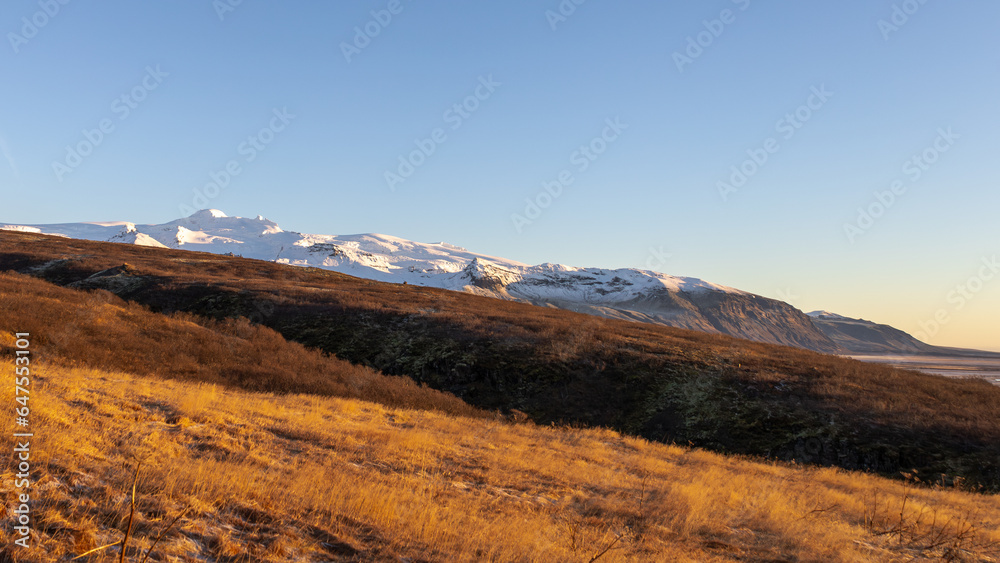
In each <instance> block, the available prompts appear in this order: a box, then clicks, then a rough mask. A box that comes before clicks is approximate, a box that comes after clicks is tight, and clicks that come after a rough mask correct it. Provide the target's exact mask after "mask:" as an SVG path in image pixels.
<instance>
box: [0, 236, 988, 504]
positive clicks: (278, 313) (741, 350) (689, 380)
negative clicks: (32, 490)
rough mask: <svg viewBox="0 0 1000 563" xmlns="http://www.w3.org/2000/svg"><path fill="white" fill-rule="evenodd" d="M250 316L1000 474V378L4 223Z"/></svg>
mask: <svg viewBox="0 0 1000 563" xmlns="http://www.w3.org/2000/svg"><path fill="white" fill-rule="evenodd" d="M2 269H14V270H18V271H22V272H28V273H31V274H32V275H34V276H38V277H40V278H43V279H46V280H50V281H52V282H54V283H58V284H64V285H72V286H74V287H79V288H92V289H94V288H100V289H105V290H108V291H113V292H115V293H116V294H117V295H119V296H121V297H123V298H125V299H129V300H133V301H135V302H138V303H141V304H144V305H145V306H148V307H150V308H151V309H152V310H154V311H163V312H176V311H182V312H187V313H194V314H197V315H204V316H211V317H216V318H219V319H224V318H229V317H236V316H245V317H248V318H250V319H251V320H253V321H255V322H257V323H261V324H263V325H266V326H268V327H271V328H273V329H274V330H276V331H278V332H279V333H281V334H282V335H284V337H286V338H288V339H290V340H294V341H296V342H299V343H302V344H304V345H306V346H309V347H313V348H318V349H321V350H324V351H326V352H328V353H332V354H335V355H336V356H337V357H339V358H341V359H344V360H348V361H351V362H354V363H356V364H360V365H365V366H368V367H370V368H372V369H375V370H379V371H381V372H383V373H386V374H391V375H400V376H409V377H411V378H413V379H414V380H416V381H418V382H420V383H425V384H427V385H430V386H432V387H434V388H436V389H440V390H444V391H448V392H451V393H454V394H455V395H457V396H459V397H461V398H462V399H464V400H465V401H467V402H468V403H471V404H473V405H475V406H477V407H481V408H485V409H501V410H504V411H507V410H510V409H517V410H520V411H523V412H525V413H527V414H528V416H530V417H531V418H532V419H533V420H535V421H537V422H539V423H543V424H544V423H549V422H567V423H574V424H581V425H585V426H591V427H610V428H614V429H617V430H620V431H622V432H626V433H629V434H632V435H637V436H643V437H645V438H648V439H652V440H659V441H664V442H676V443H680V444H688V443H691V444H694V445H696V446H699V447H704V448H709V449H712V450H715V451H720V452H727V453H737V454H751V455H757V456H768V457H771V458H776V459H781V460H797V461H799V462H804V463H814V464H820V465H834V466H840V467H843V468H848V469H862V470H870V471H875V472H880V473H883V474H886V475H892V476H896V477H898V476H899V474H900V472H902V471H909V470H911V469H918V470H919V471H920V474H921V475H924V476H929V478H932V479H939V478H942V477H941V476H942V474H943V475H944V477H943V479H944V481H945V482H946V483H952V482H954V478H955V477H956V476H959V477H962V478H964V479H965V480H966V482H967V483H970V484H972V485H982V486H985V487H986V488H987V489H988V490H991V491H998V490H1000V388H997V387H995V386H992V385H989V384H988V383H986V382H983V381H958V380H948V379H945V378H941V377H935V376H928V375H922V374H918V373H915V372H906V371H900V370H895V369H892V368H889V367H886V366H881V365H873V364H863V363H861V362H856V361H852V360H846V359H842V358H837V357H833V356H825V355H821V354H816V353H811V352H807V351H803V350H799V349H794V348H786V347H780V346H771V345H764V344H755V343H751V342H747V341H743V340H738V339H734V338H729V337H724V336H713V335H707V334H703V333H697V332H691V331H685V330H679V329H671V328H667V327H660V326H652V325H645V324H640V323H630V322H625V321H617V320H609V319H599V318H595V317H591V316H587V315H580V314H575V313H572V312H568V311H563V310H556V309H546V308H540V307H533V306H530V305H525V304H520V303H512V302H505V301H499V300H493V299H488V298H481V297H476V296H472V295H466V294H461V293H456V292H448V291H444V290H435V289H428V288H420V287H413V286H399V285H391V284H383V283H377V282H371V281H367V280H360V279H356V278H351V277H349V276H345V275H341V274H336V273H332V272H328V271H323V270H316V269H303V268H295V267H287V266H280V265H276V264H272V263H269V262H262V261H256V260H245V259H240V258H233V257H225V256H215V255H207V254H202V253H190V252H182V251H169V250H152V249H144V248H138V247H133V246H128V245H116V244H109V243H93V242H86V241H75V240H66V239H59V238H55V237H46V236H42V235H33V234H24V233H0V270H2Z"/></svg>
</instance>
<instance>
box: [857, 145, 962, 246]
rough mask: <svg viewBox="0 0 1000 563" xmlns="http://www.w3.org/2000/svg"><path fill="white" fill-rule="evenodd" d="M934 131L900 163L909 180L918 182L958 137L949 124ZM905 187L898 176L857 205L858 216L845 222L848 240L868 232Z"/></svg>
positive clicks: (912, 182) (902, 192)
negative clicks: (927, 143)
mask: <svg viewBox="0 0 1000 563" xmlns="http://www.w3.org/2000/svg"><path fill="white" fill-rule="evenodd" d="M937 132H938V136H937V138H936V139H934V142H933V143H932V144H931V145H930V146H929V147H927V148H926V149H924V150H923V151H921V152H920V153H919V154H915V155H913V156H911V157H910V158H909V159H908V160H907V161H906V162H904V163H903V168H902V173H903V175H905V176H906V177H907V178H909V180H910V184H915V183H917V182H919V181H920V179H921V178H923V176H924V174H925V173H926V172H927V171H928V170H930V169H931V166H933V165H934V164H935V163H937V161H938V160H940V159H941V155H943V154H944V153H946V152H948V151H949V150H951V148H952V147H953V146H955V141H956V140H957V139H959V138H961V137H960V136H959V135H956V134H955V133H953V132H952V130H951V127H948V128H947V129H944V128H941V129H938V130H937ZM907 189H908V186H907V185H906V184H905V183H904V182H903V181H902V180H898V179H897V180H893V182H892V183H891V184H889V189H888V190H884V191H875V192H872V196H873V197H874V198H875V201H873V202H871V203H869V204H868V205H867V206H866V207H859V208H858V217H857V219H855V220H854V222H853V223H844V235H845V236H847V240H848V241H850V243H851V244H854V243H855V242H856V241H857V239H858V237H860V236H861V235H863V234H865V233H867V232H868V231H869V230H870V229H871V228H872V227H874V226H875V223H876V222H877V221H878V220H879V219H881V218H882V217H883V216H885V214H886V212H887V211H888V210H889V209H891V208H892V206H893V205H895V204H896V202H897V201H898V200H899V198H900V196H903V195H904V194H906V191H907Z"/></svg>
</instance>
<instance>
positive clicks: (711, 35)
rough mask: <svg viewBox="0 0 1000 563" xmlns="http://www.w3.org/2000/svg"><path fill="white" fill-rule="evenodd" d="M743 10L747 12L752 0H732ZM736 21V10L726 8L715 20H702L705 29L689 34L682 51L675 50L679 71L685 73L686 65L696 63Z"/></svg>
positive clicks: (674, 58) (674, 57)
mask: <svg viewBox="0 0 1000 563" xmlns="http://www.w3.org/2000/svg"><path fill="white" fill-rule="evenodd" d="M732 3H733V4H736V5H737V6H738V7H739V9H740V11H741V12H745V11H746V10H747V8H749V7H750V0H732ZM734 23H736V12H733V11H732V10H730V9H728V8H727V9H725V10H722V11H721V12H719V17H718V18H717V19H713V20H702V22H701V25H702V27H704V28H705V29H704V30H702V31H699V32H698V33H697V34H695V35H688V36H687V43H686V44H685V45H684V49H683V50H682V51H674V53H673V55H672V58H673V60H674V64H675V65H677V71H678V72H681V73H683V72H684V67H685V66H687V65H691V64H694V61H695V60H697V59H698V57H700V56H702V55H703V54H705V50H706V49H708V48H709V47H711V46H712V45H714V44H715V40H716V39H718V38H720V37H722V34H723V33H724V32H725V31H726V29H728V26H731V25H733V24H734Z"/></svg>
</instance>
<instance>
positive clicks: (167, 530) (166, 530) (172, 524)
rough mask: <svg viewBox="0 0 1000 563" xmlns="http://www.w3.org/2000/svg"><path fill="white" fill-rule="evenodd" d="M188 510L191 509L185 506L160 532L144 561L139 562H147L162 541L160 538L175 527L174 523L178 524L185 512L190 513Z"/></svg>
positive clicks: (147, 551)
mask: <svg viewBox="0 0 1000 563" xmlns="http://www.w3.org/2000/svg"><path fill="white" fill-rule="evenodd" d="M188 510H190V509H189V508H185V509H184V511H183V512H181V513H180V514H178V515H177V518H174V520H173V522H171V523H170V525H169V526H167V527H166V528H165V529H164V530H163V531H162V532H160V535H159V536H157V537H156V541H154V542H153V545H151V546H149V549H148V550H146V555H144V556H143V557H142V561H139V563H146V559H147V558H148V557H149V554H150V553H152V552H153V548H154V547H156V544H158V543H160V540H161V539H163V536H165V535H167V532H169V531H170V528H173V527H174V524H176V523H177V521H178V520H180V519H181V517H183V516H184V515H185V514H187V513H188Z"/></svg>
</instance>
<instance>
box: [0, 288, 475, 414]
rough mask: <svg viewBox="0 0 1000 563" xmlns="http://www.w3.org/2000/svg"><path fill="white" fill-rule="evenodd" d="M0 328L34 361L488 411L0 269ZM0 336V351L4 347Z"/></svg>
mask: <svg viewBox="0 0 1000 563" xmlns="http://www.w3.org/2000/svg"><path fill="white" fill-rule="evenodd" d="M0 311H2V312H3V316H2V319H0V332H2V331H7V334H9V333H10V332H27V333H29V334H31V335H32V338H31V342H32V343H33V344H34V355H35V357H36V358H37V359H41V360H44V361H49V362H52V363H58V364H61V365H69V366H86V367H89V368H96V369H105V370H119V369H127V370H128V371H129V372H131V373H136V374H145V375H155V376H158V377H163V378H176V379H185V380H191V381H197V382H202V383H213V384H223V385H232V386H237V387H240V388H243V389H248V390H254V391H269V392H277V393H290V392H295V393H312V394H316V395H327V396H337V397H354V398H362V399H366V400H369V401H375V402H380V403H383V404H386V405H390V406H403V407H411V408H420V409H432V410H438V411H442V412H446V413H450V414H455V415H465V416H489V415H488V414H487V413H485V412H483V411H479V410H477V409H475V408H473V407H470V406H469V405H467V404H466V403H464V402H462V401H461V400H460V399H457V398H456V397H454V396H453V395H449V394H446V393H442V392H440V391H436V390H434V389H430V388H427V387H422V386H419V385H417V384H415V383H414V382H413V381H412V380H411V379H409V378H404V377H389V376H385V375H382V374H380V373H378V372H376V371H375V370H372V369H370V368H365V367H361V366H356V365H353V364H351V363H350V362H347V361H344V360H340V359H337V358H335V357H332V356H329V355H324V354H323V353H321V352H319V351H316V350H310V349H307V348H305V347H304V346H302V345H301V344H297V343H294V342H289V341H287V340H285V339H284V338H283V337H282V336H281V335H280V334H278V333H276V332H274V331H273V330H271V329H269V328H266V327H263V326H260V325H252V324H250V322H249V321H248V320H247V319H246V318H240V319H238V320H237V319H225V320H221V321H214V320H212V319H208V318H204V317H196V316H194V315H190V314H184V313H174V314H172V315H163V314H157V313H152V312H150V311H149V310H147V309H145V308H144V307H142V306H141V305H137V304H135V303H127V302H125V301H123V300H122V299H120V298H119V297H117V296H115V295H114V294H112V293H109V292H107V291H100V290H98V291H91V292H85V291H80V290H74V289H67V288H63V287H59V286H56V285H53V284H50V283H47V282H45V281H42V280H39V279H36V278H32V277H30V276H25V275H19V274H13V273H0ZM13 344H14V341H13V339H9V338H8V339H7V341H3V340H0V357H11V356H13V353H14V347H13Z"/></svg>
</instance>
